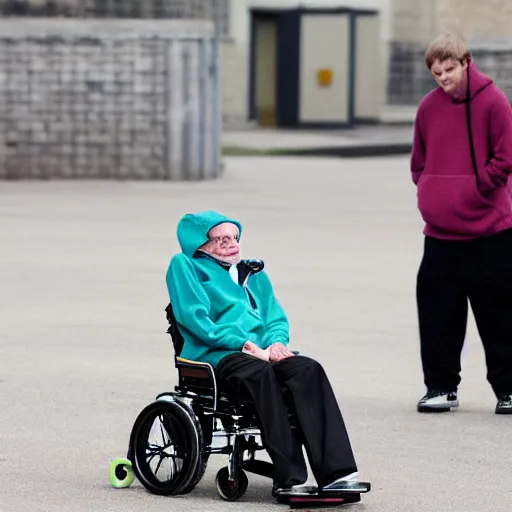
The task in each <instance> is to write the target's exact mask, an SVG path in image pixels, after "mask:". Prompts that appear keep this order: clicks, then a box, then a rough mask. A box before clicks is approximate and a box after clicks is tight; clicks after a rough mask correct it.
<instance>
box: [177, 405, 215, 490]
mask: <svg viewBox="0 0 512 512" xmlns="http://www.w3.org/2000/svg"><path fill="white" fill-rule="evenodd" d="M176 403H177V404H179V405H181V407H183V409H185V411H186V412H187V413H188V414H190V415H191V416H193V417H194V419H195V423H196V428H197V430H198V432H199V440H200V443H199V444H200V452H202V449H203V444H204V437H203V429H202V427H201V422H200V420H199V418H198V417H197V415H196V413H195V412H194V410H193V409H192V408H190V407H189V406H187V405H186V404H184V403H183V402H182V401H181V400H179V399H178V400H176ZM209 456H210V455H209V454H203V453H200V454H199V463H198V464H197V468H196V471H195V473H194V475H193V476H192V479H191V480H190V482H189V483H188V484H187V485H185V486H184V487H182V488H181V489H180V491H179V494H188V493H190V492H192V491H193V490H194V489H195V487H196V485H197V484H198V483H199V482H200V481H201V480H202V478H203V476H204V474H205V473H206V466H207V465H208V458H209Z"/></svg>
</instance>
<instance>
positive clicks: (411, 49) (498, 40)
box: [222, 0, 512, 126]
mask: <svg viewBox="0 0 512 512" xmlns="http://www.w3.org/2000/svg"><path fill="white" fill-rule="evenodd" d="M345 8H346V9H355V10H369V11H372V12H374V13H375V16H373V19H372V21H371V22H369V20H368V19H367V20H366V21H365V22H363V23H362V24H361V26H360V27H359V30H356V34H355V35H354V34H353V36H354V37H355V39H356V44H355V46H356V47H357V50H354V49H353V48H350V46H348V47H347V46H346V38H345V35H346V34H347V33H348V34H350V30H349V28H348V27H347V25H346V22H344V21H343V19H342V16H341V15H339V18H338V20H337V21H336V19H333V18H335V16H336V13H335V11H332V12H331V13H330V14H328V13H327V11H328V10H329V9H331V10H333V9H338V10H343V9H345ZM271 9H273V10H275V11H280V10H290V9H303V10H305V12H307V10H308V9H309V10H315V9H324V10H325V11H326V13H325V16H324V18H323V19H321V20H320V19H319V18H317V21H316V23H315V24H313V25H316V26H312V24H311V22H310V19H311V18H312V16H311V17H310V19H308V18H306V19H305V23H304V26H305V30H304V33H302V35H301V39H300V40H299V42H298V44H299V45H300V46H301V48H300V50H299V52H298V58H299V67H300V69H301V70H300V73H299V76H298V78H297V80H298V82H299V84H300V89H301V90H302V96H301V97H299V99H298V116H297V117H298V121H299V122H298V124H301V123H300V121H301V120H302V121H304V120H305V121H306V124H307V120H317V121H319V120H323V121H324V124H326V125H329V124H339V125H340V126H342V125H343V124H344V122H343V121H345V123H346V124H350V122H349V121H350V120H348V121H347V109H348V110H350V109H352V110H353V116H352V121H355V122H357V121H358V119H359V118H360V119H361V120H366V119H370V120H381V121H382V120H388V119H395V120H396V119H398V120H402V119H403V120H410V118H411V115H413V113H414V107H415V106H416V105H417V103H418V101H419V100H420V99H421V97H422V96H423V95H424V94H425V93H426V92H428V91H429V90H430V89H431V88H432V87H434V85H435V84H434V82H433V80H432V78H431V76H430V75H429V73H428V71H427V70H426V69H425V66H424V63H423V54H424V51H425V47H426V45H427V44H428V42H429V41H430V40H431V39H433V38H434V37H435V36H437V35H438V34H440V33H442V32H445V31H456V32H458V33H460V34H461V35H462V36H463V37H465V38H466V40H467V41H468V43H469V45H470V47H471V49H472V51H473V55H474V57H475V60H476V61H477V64H478V65H479V66H480V67H481V68H482V69H483V71H485V72H487V73H488V74H489V75H491V76H492V77H493V78H494V79H495V80H496V81H497V83H498V85H500V86H501V87H502V88H503V90H504V91H505V92H506V93H507V94H509V96H510V97H511V99H512V1H510V0H495V1H493V2H482V1H481V0H359V1H358V0H353V1H343V0H307V1H299V0H230V3H229V24H228V27H229V30H228V33H227V37H225V39H224V40H223V44H222V50H223V51H222V58H223V79H222V87H223V99H224V104H223V107H224V108H223V111H224V118H225V121H226V123H228V124H233V123H245V122H247V121H248V120H252V121H256V122H259V123H261V124H270V125H272V124H277V125H279V124H280V123H279V116H278V115H277V114H276V112H278V111H279V105H278V104H276V93H275V91H274V89H273V86H272V84H273V83H277V84H278V85H277V87H278V88H279V86H280V85H279V84H281V80H282V77H280V76H279V73H278V71H279V69H280V67H281V66H283V63H282V61H281V62H277V63H276V56H275V52H273V51H272V48H273V45H275V40H276V37H278V29H276V24H275V21H273V20H272V17H271V16H270V17H269V16H267V19H266V20H265V19H264V16H261V14H262V13H263V14H264V13H265V11H270V10H271ZM262 18H263V19H262ZM255 19H256V23H255ZM344 23H345V25H344ZM255 24H256V29H255V27H254V25H255ZM349 24H350V22H349ZM255 30H256V33H255ZM258 35H259V36H260V37H259V42H258ZM349 37H350V35H349ZM322 41H323V42H322ZM322 45H324V46H322ZM361 50H362V51H361ZM351 51H352V52H353V53H354V54H355V55H353V56H352V58H354V59H355V60H356V62H355V66H354V67H353V68H350V66H347V61H346V59H347V58H348V59H349V60H350V58H351V57H350V55H351ZM347 52H348V53H347ZM347 55H348V57H347ZM255 61H256V62H255ZM321 67H326V68H330V69H331V70H332V71H333V77H334V76H335V77H337V78H338V79H339V78H340V77H341V76H343V77H345V78H347V81H348V83H347V81H344V82H343V83H339V82H337V83H336V85H335V86H331V87H330V88H322V87H319V85H318V83H316V82H315V78H314V76H313V75H314V73H315V71H318V69H319V68H321ZM255 68H256V72H255V71H254V69H255ZM276 70H277V71H276ZM258 71H259V75H260V77H261V76H262V75H266V81H263V80H261V81H259V79H258V76H257V75H258ZM351 72H352V73H353V74H354V76H350V73H351ZM276 73H277V76H276ZM333 83H334V82H333ZM350 83H352V87H353V90H352V91H351V90H350V87H351V85H350ZM281 87H283V85H282V84H281ZM292 93H293V91H292ZM347 94H348V95H349V96H350V95H352V100H349V103H348V105H347V104H346V103H345V106H342V105H341V103H340V98H346V95H347ZM336 98H337V100H336ZM350 101H352V104H351V103H350ZM402 113H403V115H402ZM348 117H350V116H348ZM312 124H315V123H314V122H313V123H312ZM316 124H318V125H321V124H322V123H321V122H319V123H316Z"/></svg>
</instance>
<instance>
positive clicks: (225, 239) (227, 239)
mask: <svg viewBox="0 0 512 512" xmlns="http://www.w3.org/2000/svg"><path fill="white" fill-rule="evenodd" d="M208 241H209V242H212V243H214V244H215V245H226V244H229V243H231V242H235V243H239V242H240V237H239V236H238V235H235V236H233V235H225V236H213V237H208Z"/></svg>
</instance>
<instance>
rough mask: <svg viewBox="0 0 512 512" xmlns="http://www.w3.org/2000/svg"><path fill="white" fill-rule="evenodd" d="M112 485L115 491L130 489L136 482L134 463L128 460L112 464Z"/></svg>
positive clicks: (114, 461) (120, 460)
mask: <svg viewBox="0 0 512 512" xmlns="http://www.w3.org/2000/svg"><path fill="white" fill-rule="evenodd" d="M109 477H110V483H111V484H112V487H114V488H115V489H125V488H126V487H130V485H132V484H133V482H134V480H135V474H134V473H133V469H132V463H131V462H130V461H129V460H128V459H126V458H118V459H114V460H112V461H111V462H110V470H109Z"/></svg>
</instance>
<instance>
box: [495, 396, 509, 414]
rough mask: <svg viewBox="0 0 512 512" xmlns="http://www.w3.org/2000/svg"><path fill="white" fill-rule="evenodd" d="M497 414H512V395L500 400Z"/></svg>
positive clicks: (497, 405)
mask: <svg viewBox="0 0 512 512" xmlns="http://www.w3.org/2000/svg"><path fill="white" fill-rule="evenodd" d="M495 412H496V414H512V395H503V396H500V397H499V398H498V403H497V404H496V411H495Z"/></svg>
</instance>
